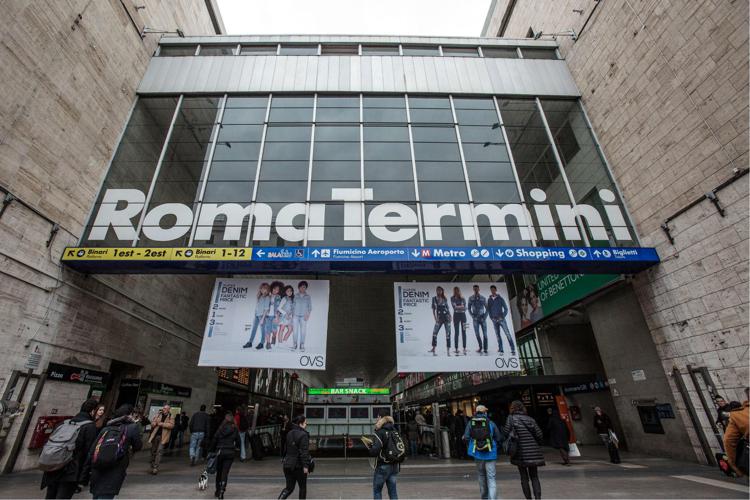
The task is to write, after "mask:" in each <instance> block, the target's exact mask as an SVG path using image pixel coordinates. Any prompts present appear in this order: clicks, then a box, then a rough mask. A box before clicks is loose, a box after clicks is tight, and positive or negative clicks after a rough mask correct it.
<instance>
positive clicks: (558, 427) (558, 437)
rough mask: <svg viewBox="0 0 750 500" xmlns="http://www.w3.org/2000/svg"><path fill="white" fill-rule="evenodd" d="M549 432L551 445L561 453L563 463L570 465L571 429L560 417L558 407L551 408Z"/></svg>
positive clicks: (548, 422) (548, 423) (548, 424)
mask: <svg viewBox="0 0 750 500" xmlns="http://www.w3.org/2000/svg"><path fill="white" fill-rule="evenodd" d="M547 432H548V433H549V445H550V446H551V447H553V448H554V449H556V450H557V451H558V452H559V453H560V458H561V459H562V464H563V465H570V457H569V452H570V429H568V425H567V424H566V423H565V421H564V420H563V419H562V418H561V417H560V411H559V410H558V409H557V408H551V412H550V416H549V420H547Z"/></svg>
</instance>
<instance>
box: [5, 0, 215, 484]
mask: <svg viewBox="0 0 750 500" xmlns="http://www.w3.org/2000/svg"><path fill="white" fill-rule="evenodd" d="M135 3H137V4H138V5H144V6H145V9H141V10H138V11H137V15H136V23H134V22H133V21H131V18H130V17H129V15H128V13H127V11H126V9H125V7H124V6H123V5H124V4H125V5H129V6H131V4H133V2H130V1H129V0H126V1H123V2H120V0H102V1H95V2H88V1H83V0H78V1H71V2H57V1H43V2H21V1H11V2H6V3H5V4H4V5H3V19H4V20H5V22H3V23H2V25H0V39H2V40H3V43H2V44H0V79H1V80H2V81H3V94H2V96H1V97H0V186H2V188H3V189H6V190H7V191H10V192H11V193H12V194H13V195H14V196H15V197H16V198H17V199H18V200H21V201H22V202H23V203H21V202H19V201H13V202H11V203H10V204H9V205H8V206H7V209H6V210H5V211H4V213H3V214H2V217H1V218H0V316H1V317H2V318H3V321H2V323H0V345H2V350H0V387H1V388H3V389H6V388H7V385H8V381H9V377H10V376H11V373H12V371H13V370H19V369H21V370H22V369H23V365H24V362H25V360H26V359H27V357H28V354H29V353H30V352H31V351H33V350H34V349H37V348H38V349H39V351H40V352H41V353H42V362H41V366H40V369H38V370H36V373H39V372H40V371H41V369H43V368H44V367H45V366H46V364H47V363H48V362H49V361H55V362H58V363H64V364H69V365H74V366H81V367H85V368H91V369H98V370H103V371H108V370H109V367H110V363H111V360H118V361H122V362H126V363H132V364H134V365H137V366H140V367H142V368H141V369H140V376H142V377H144V378H151V379H153V380H157V381H162V382H166V383H172V384H178V385H191V386H192V387H193V397H192V398H191V399H190V401H188V402H186V403H187V404H186V407H185V409H186V411H188V412H191V411H194V410H195V409H197V406H198V405H199V404H201V403H209V404H210V403H211V402H212V401H213V393H214V390H215V386H216V377H215V375H214V373H213V371H212V370H210V369H200V370H199V369H197V368H196V367H195V365H196V362H197V357H198V351H199V347H200V341H201V337H202V330H203V323H204V321H205V316H206V310H207V306H208V303H209V294H210V285H211V282H212V280H211V279H210V278H206V277H190V276H185V277H178V276H106V277H95V276H90V277H84V276H81V275H77V274H76V273H73V272H71V271H69V270H66V269H63V268H62V267H61V266H60V264H59V258H60V255H61V252H62V249H63V248H64V247H65V246H66V245H74V244H75V243H76V241H77V239H78V237H79V236H80V234H81V231H82V229H83V225H84V223H85V221H86V217H87V215H88V211H89V208H90V207H91V206H92V204H93V202H94V199H95V197H96V195H97V190H98V188H99V184H100V182H101V181H102V179H103V177H104V174H105V170H106V167H107V164H108V161H109V158H110V156H111V155H112V151H113V148H114V147H115V146H116V143H117V139H118V136H119V134H120V131H121V130H122V128H123V126H124V124H125V120H126V118H127V115H128V113H129V110H130V108H131V106H132V103H133V100H134V98H135V88H136V86H137V85H138V83H139V82H140V80H141V78H142V76H143V73H144V71H145V69H146V66H147V64H148V61H149V59H150V57H151V55H152V53H153V51H154V49H155V47H156V44H157V40H158V38H157V37H158V35H147V36H146V38H145V39H143V40H142V39H141V37H140V36H139V27H138V26H141V25H144V24H145V25H146V26H149V27H151V28H164V29H174V28H175V27H180V28H181V29H182V30H183V31H185V33H187V34H194V35H200V34H212V33H214V29H213V25H212V23H211V20H210V18H209V15H208V11H207V8H206V3H205V2H204V1H203V0H175V1H170V2H156V1H151V0H144V1H140V2H135ZM131 13H132V10H131ZM79 16H80V17H79ZM0 194H4V193H0ZM24 204H25V205H24ZM53 223H56V224H59V227H60V229H59V231H58V232H57V234H56V236H55V238H54V240H53V242H52V244H51V245H50V246H49V247H47V245H46V242H47V240H48V238H49V236H50V231H51V229H52V227H53ZM34 385H35V382H33V381H32V382H31V384H29V388H28V390H27V392H26V397H25V398H24V400H25V401H28V400H29V398H30V397H31V394H32V392H33V388H34ZM87 390H88V388H87V387H84V386H77V385H75V384H60V383H57V382H55V383H50V384H49V385H47V386H45V388H44V389H43V391H42V393H41V398H40V403H39V406H38V407H37V408H36V410H35V411H34V414H33V417H34V418H33V420H32V427H31V428H32V429H33V424H34V423H35V422H36V418H37V417H38V416H40V415H44V414H47V412H49V411H52V409H53V408H56V409H57V410H58V414H64V413H70V412H71V411H74V410H76V409H77V408H78V406H80V403H81V402H82V398H84V397H85V395H86V393H87ZM20 420H21V418H20V417H19V418H17V419H16V420H15V424H14V426H13V428H12V429H11V432H10V436H9V438H8V440H7V441H6V443H5V450H6V451H5V453H4V455H3V456H2V457H0V466H3V465H4V464H5V461H6V460H7V454H8V453H7V452H8V450H9V449H10V447H11V444H12V443H13V442H14V440H15V437H16V434H17V432H18V427H19V425H18V424H19V422H20ZM24 439H28V436H27V437H26V438H24ZM35 465H36V460H35V457H34V456H33V454H31V455H29V454H28V453H27V451H26V447H25V441H24V446H23V447H22V448H21V455H20V457H19V460H18V462H17V464H16V468H17V469H22V468H30V467H34V466H35Z"/></svg>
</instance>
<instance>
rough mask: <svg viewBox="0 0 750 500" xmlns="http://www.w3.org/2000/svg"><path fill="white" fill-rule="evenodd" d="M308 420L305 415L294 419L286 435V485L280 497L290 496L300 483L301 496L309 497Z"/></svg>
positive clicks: (310, 459) (284, 463)
mask: <svg viewBox="0 0 750 500" xmlns="http://www.w3.org/2000/svg"><path fill="white" fill-rule="evenodd" d="M306 427H307V420H306V419H305V416H304V415H297V416H296V417H294V419H292V424H291V427H290V429H289V432H288V433H287V435H286V453H285V454H284V458H283V460H282V464H283V466H284V478H285V479H286V486H284V489H283V490H281V494H280V495H279V498H289V495H291V494H292V492H293V491H294V486H295V484H296V485H299V498H307V475H308V474H309V473H310V468H311V465H312V457H311V456H310V435H309V434H308V433H307V431H306V430H305V428H306Z"/></svg>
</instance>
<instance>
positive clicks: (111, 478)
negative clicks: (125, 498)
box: [84, 404, 143, 499]
mask: <svg viewBox="0 0 750 500" xmlns="http://www.w3.org/2000/svg"><path fill="white" fill-rule="evenodd" d="M115 426H125V429H124V432H125V440H126V441H125V442H126V445H125V446H126V447H127V449H128V453H126V454H125V456H124V457H122V458H121V459H120V460H119V461H118V462H117V463H116V464H115V465H113V466H111V467H107V468H106V469H98V468H96V469H93V470H92V468H91V459H92V457H93V454H94V448H95V446H96V441H97V440H98V438H97V440H95V441H94V443H93V445H92V446H91V449H90V450H89V453H88V457H87V459H86V465H85V467H84V468H85V472H84V473H85V475H86V476H89V475H90V477H91V485H90V486H89V491H91V494H92V495H93V497H94V498H95V499H98V498H101V499H105V498H115V497H116V496H117V495H119V494H120V488H122V483H124V482H125V476H126V475H127V472H126V471H127V469H128V465H130V456H131V455H132V453H133V452H136V451H138V450H140V449H141V448H143V440H142V439H141V425H140V424H139V423H138V422H137V420H136V418H135V417H134V416H133V406H132V405H128V404H126V405H122V406H120V407H119V408H118V409H117V410H115V414H114V418H113V419H112V420H110V421H109V422H107V425H106V426H105V427H104V428H103V429H102V432H104V430H105V429H107V427H115Z"/></svg>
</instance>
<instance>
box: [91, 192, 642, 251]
mask: <svg viewBox="0 0 750 500" xmlns="http://www.w3.org/2000/svg"><path fill="white" fill-rule="evenodd" d="M531 198H532V199H533V201H534V203H529V204H528V207H529V208H526V207H524V206H523V205H522V204H520V203H507V204H504V205H495V204H490V203H481V204H477V205H475V206H474V207H473V210H472V206H471V205H469V204H454V203H445V204H437V203H422V204H421V213H420V214H417V212H416V211H415V210H414V209H413V208H412V207H410V206H408V205H405V204H403V203H381V204H378V205H375V206H373V207H372V208H371V209H370V212H369V215H368V217H367V221H366V222H367V226H368V227H369V229H370V232H371V233H372V235H374V236H375V237H376V238H378V239H380V240H382V241H384V242H391V243H397V242H402V241H407V240H409V239H410V238H413V237H414V236H415V235H416V234H417V232H418V231H419V229H418V227H419V216H420V215H421V218H422V226H423V227H424V236H425V240H427V241H442V240H443V231H442V227H443V221H444V219H448V220H450V219H451V218H453V222H452V223H451V225H452V226H460V227H461V230H462V236H463V238H464V239H465V240H467V241H476V235H475V231H474V223H475V222H477V223H484V222H485V221H486V222H487V223H489V226H490V228H491V233H492V239H493V240H494V241H508V240H510V235H509V232H508V227H517V228H518V231H519V232H520V236H521V238H522V239H523V240H531V239H532V236H533V238H534V239H537V238H538V237H541V239H543V240H549V241H554V240H560V239H564V240H568V241H580V240H581V239H582V237H581V234H580V231H579V229H578V226H577V224H576V216H578V217H580V218H581V219H582V220H583V221H585V223H586V225H587V226H588V229H589V231H590V234H591V237H592V238H593V239H594V240H597V241H608V240H609V235H608V234H607V227H606V226H605V223H604V220H603V219H602V215H601V214H600V213H599V210H598V209H597V208H595V207H593V206H592V205H586V204H579V205H576V206H575V207H573V206H571V205H564V204H562V205H547V204H545V203H544V202H545V201H546V199H547V194H546V193H545V192H544V191H543V190H541V189H533V190H531ZM599 198H600V199H601V201H602V205H603V207H604V212H605V215H606V219H607V221H608V226H609V228H611V231H612V234H613V235H614V237H615V239H616V240H618V241H632V235H631V234H630V230H629V229H628V226H627V223H626V222H625V217H624V216H623V214H622V211H621V210H620V207H619V206H618V205H616V204H614V203H613V202H614V201H615V195H614V193H612V191H610V190H608V189H601V190H599ZM372 199H373V192H372V189H364V190H362V189H357V188H351V189H350V188H334V189H332V190H331V200H332V201H337V202H343V208H344V220H343V239H344V240H345V241H352V242H354V241H362V226H363V217H364V213H365V210H364V207H363V204H364V202H366V201H370V200H372ZM145 200H146V196H145V195H144V193H143V192H142V191H140V190H137V189H108V190H107V191H106V192H105V194H104V197H103V199H102V202H101V204H100V207H99V210H98V212H97V213H96V217H95V219H94V223H93V228H92V230H91V232H90V234H89V237H88V240H90V241H101V240H104V239H106V237H107V233H108V232H109V230H110V228H111V229H112V230H113V231H114V234H115V236H116V237H117V239H118V240H122V241H133V240H135V239H136V237H137V236H138V224H137V223H134V219H136V216H139V215H141V212H142V211H143V209H144V205H145ZM530 210H533V211H534V215H535V216H536V224H537V225H538V227H536V225H532V224H534V222H533V221H534V219H533V218H532V216H531V212H530ZM553 211H554V213H555V214H556V215H557V219H558V221H559V227H561V228H562V233H563V234H562V238H561V237H560V235H559V234H558V230H557V228H556V227H555V226H556V225H558V224H556V223H555V220H554V218H553ZM220 218H221V219H224V220H225V221H226V224H225V229H224V233H223V240H224V241H239V239H240V235H241V233H242V231H243V229H245V228H247V229H248V230H251V229H252V241H268V240H270V238H271V227H272V222H273V221H275V229H276V233H277V234H278V235H279V236H280V237H281V238H282V239H284V240H286V241H289V242H299V241H303V240H304V239H305V218H307V226H308V228H307V240H308V241H324V238H325V228H326V204H325V203H310V204H309V205H306V204H305V203H289V204H287V205H284V206H282V207H281V208H280V209H279V210H278V212H277V213H276V217H275V218H274V214H273V209H272V208H271V206H270V205H268V204H266V203H250V204H247V205H244V206H243V205H240V204H238V203H221V204H219V203H203V204H202V205H201V206H200V208H199V210H198V212H197V213H194V212H193V209H192V208H191V207H190V206H188V205H185V204H182V203H164V204H161V205H157V206H155V207H153V208H151V209H150V210H149V211H148V212H147V213H146V214H145V216H144V217H143V220H142V222H141V226H142V232H143V235H144V236H146V237H147V238H149V239H150V240H152V241H160V242H167V241H173V240H177V239H179V238H182V237H184V236H185V235H186V234H188V233H189V232H191V231H193V232H194V235H193V240H194V241H196V242H201V241H208V240H209V239H211V236H212V233H213V226H214V224H215V223H216V221H217V219H220ZM456 218H458V223H456V222H455V219H456ZM165 220H166V221H168V224H166V226H167V227H165V225H164V222H165ZM337 225H341V223H338V224H337Z"/></svg>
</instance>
